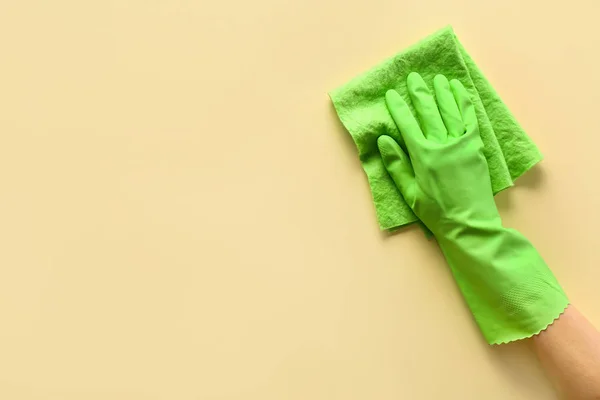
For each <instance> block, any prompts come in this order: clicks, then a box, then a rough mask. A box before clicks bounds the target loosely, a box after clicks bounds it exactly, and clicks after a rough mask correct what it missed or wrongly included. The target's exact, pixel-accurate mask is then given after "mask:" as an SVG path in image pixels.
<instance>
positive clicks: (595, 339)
mask: <svg viewBox="0 0 600 400" xmlns="http://www.w3.org/2000/svg"><path fill="white" fill-rule="evenodd" d="M531 343H532V346H533V348H534V350H535V352H536V354H537V356H538V358H539V359H540V362H541V363H542V365H543V366H544V369H545V370H546V371H547V372H548V374H549V375H550V377H551V378H552V379H553V381H555V382H556V383H557V386H558V388H559V390H560V391H561V392H562V393H563V394H564V395H565V397H566V398H567V399H577V400H580V399H581V400H588V399H600V333H599V332H598V331H597V330H596V328H594V326H593V325H592V324H591V323H590V322H589V321H588V320H587V319H586V318H585V317H584V316H583V315H582V314H581V313H580V312H579V311H578V310H577V309H576V308H575V307H574V306H573V305H570V306H569V307H568V308H567V309H566V310H565V312H564V313H563V314H562V315H561V316H560V318H558V319H557V320H556V321H555V322H554V323H553V324H552V325H550V326H549V327H548V328H547V329H546V330H545V331H542V332H540V334H538V335H536V336H534V337H533V338H532V339H531Z"/></svg>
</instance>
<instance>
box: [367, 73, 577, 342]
mask: <svg viewBox="0 0 600 400" xmlns="http://www.w3.org/2000/svg"><path fill="white" fill-rule="evenodd" d="M433 86H434V91H435V99H434V97H433V95H432V94H431V91H430V90H429V88H428V87H427V85H426V84H425V82H424V81H423V79H422V78H421V76H420V75H419V74H417V73H414V72H413V73H411V74H410V75H409V76H408V92H409V95H410V99H411V102H412V104H413V106H414V108H415V111H416V114H417V117H418V122H417V120H416V119H415V118H414V117H413V115H412V113H411V110H410V108H409V107H408V105H407V104H406V102H405V101H404V99H403V98H402V97H401V96H400V95H399V94H398V93H397V92H395V91H394V90H390V91H388V92H387V94H386V104H387V107H388V110H389V112H390V114H391V115H392V118H393V119H394V121H395V123H396V126H397V127H398V129H399V131H400V134H401V136H402V138H403V140H404V144H403V145H405V149H406V150H407V151H408V155H409V156H410V157H407V155H406V153H405V152H404V151H403V150H402V148H401V147H400V145H399V144H398V143H396V141H395V140H394V139H392V138H391V137H389V136H381V137H379V139H378V141H377V144H378V147H379V151H380V153H381V157H382V159H383V162H384V164H385V166H386V169H387V170H388V172H389V174H390V175H391V177H392V179H393V180H394V182H395V183H396V186H397V187H398V189H399V191H400V193H401V194H402V196H403V197H404V199H405V200H406V202H407V203H408V204H409V205H410V207H411V208H412V209H413V211H414V213H415V214H416V215H417V216H418V217H419V218H420V219H421V221H422V222H423V223H424V224H425V226H427V228H429V229H430V230H431V232H432V233H433V235H434V236H435V238H436V239H437V241H438V243H439V245H440V247H441V249H442V251H443V253H444V255H445V257H446V259H447V260H448V263H449V265H450V268H451V269H452V272H453V274H454V277H455V279H456V281H457V283H458V286H459V288H460V290H461V292H462V293H463V295H464V297H465V300H466V301H467V303H468V305H469V307H470V309H471V311H472V312H473V315H474V316H475V319H476V321H477V323H478V324H479V327H480V328H481V330H482V332H483V335H484V336H485V338H486V339H487V341H488V342H489V343H491V344H498V343H504V342H510V341H513V340H518V339H523V338H527V337H530V336H532V335H534V334H537V333H539V332H540V331H542V330H544V329H545V328H546V327H547V326H548V325H549V324H551V323H552V322H553V321H554V319H556V318H557V317H558V316H559V315H560V314H561V313H562V312H563V311H564V309H565V308H566V306H567V305H568V299H567V297H566V295H565V294H564V292H563V290H562V289H561V287H560V285H559V284H558V282H557V281H556V278H555V277H554V275H553V274H552V272H551V271H550V270H549V269H548V267H547V266H546V264H545V262H544V260H543V259H542V258H541V257H540V255H539V254H538V252H537V251H536V250H535V248H534V247H533V246H532V245H531V243H530V242H529V241H528V240H527V239H526V238H525V237H523V236H522V235H521V234H520V233H518V232H516V231H515V230H512V229H508V228H505V227H503V226H502V221H501V219H500V215H499V213H498V210H497V208H496V205H495V203H494V195H493V192H492V185H491V182H490V175H489V170H488V166H487V161H486V159H485V156H484V154H483V142H482V141H481V138H480V136H479V127H478V123H477V116H476V114H475V109H474V107H473V104H472V102H471V100H470V97H469V94H468V92H467V90H466V89H465V88H464V87H463V85H462V84H461V83H460V82H459V81H458V80H452V81H451V82H450V83H449V82H448V80H447V79H446V77H444V76H443V75H438V76H436V77H435V79H434V82H433ZM436 100H437V104H436Z"/></svg>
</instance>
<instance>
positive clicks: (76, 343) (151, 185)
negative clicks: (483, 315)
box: [0, 0, 600, 400]
mask: <svg viewBox="0 0 600 400" xmlns="http://www.w3.org/2000/svg"><path fill="white" fill-rule="evenodd" d="M559 3H560V4H561V5H559ZM599 12H600V5H598V2H596V1H592V0H589V1H582V0H573V1H569V2H566V3H565V2H550V3H549V2H546V1H541V0H539V1H528V2H523V1H521V0H509V1H503V2H485V1H480V0H462V1H447V0H427V1H423V0H421V1H417V0H414V1H411V2H409V1H397V0H396V1H378V0H375V1H348V0H329V1H323V0H294V1H287V2H286V1H277V0H254V1H240V0H238V1H234V2H225V1H212V2H208V1H206V0H204V1H202V0H201V1H200V2H198V1H192V0H164V1H148V0H144V1H142V0H125V1H123V0H119V1H117V0H113V1H99V0H98V1H89V0H88V1H79V0H71V1H67V0H54V1H45V0H44V1H42V0H37V1H35V0H21V1H9V0H4V1H2V2H1V3H0V50H1V55H2V61H1V63H0V129H1V132H2V140H1V144H0V188H1V195H0V243H2V250H1V251H0V321H1V328H0V398H2V399H7V400H8V399H10V400H22V399H23V400H25V399H27V400H30V399H44V400H46V399H49V400H50V399H52V400H54V399H60V400H88V399H89V400H92V399H93V400H97V399H117V400H119V399H132V400H138V399H144V400H146V399H153V400H154V399H169V400H172V399H261V400H269V399H278V400H279V399H299V400H300V399H302V400H305V399H311V400H319V399H328V400H331V399H344V400H352V399H361V400H363V399H382V400H383V399H439V398H444V399H492V400H493V399H507V398H510V399H553V398H555V395H554V394H553V390H552V389H551V384H550V382H548V380H547V379H546V378H545V377H544V375H543V373H542V371H541V370H540V368H539V367H538V365H537V363H536V361H535V359H534V357H533V355H532V354H531V352H530V351H529V349H528V348H527V346H525V345H524V344H514V345H508V346H502V347H496V348H492V347H489V346H487V345H486V344H485V343H484V341H483V339H482V337H481V335H480V333H479V331H478V330H477V328H476V326H475V325H474V323H473V321H472V318H471V316H470V314H469V312H468V311H467V310H466V308H465V305H464V304H463V302H462V300H461V298H460V294H459V293H458V291H457V289H456V287H455V285H454V282H453V280H452V278H451V276H450V274H449V272H448V270H447V268H446V266H445V263H444V260H443V259H442V257H441V255H440V253H439V251H438V249H437V247H436V245H435V243H433V242H427V241H426V240H424V238H423V237H422V234H421V232H420V231H419V230H418V229H409V230H408V231H405V232H403V233H402V234H399V235H395V236H393V237H387V236H386V235H384V234H382V233H380V232H379V230H378V228H377V224H376V221H375V217H374V209H373V206H372V203H371V198H370V193H369V191H368V186H367V183H366V179H365V176H364V174H363V172H362V170H361V168H360V164H359V162H358V159H357V157H356V151H355V149H354V147H353V145H352V142H351V140H350V139H349V136H348V135H347V133H346V132H345V131H344V130H343V128H342V127H341V125H340V123H339V122H338V120H337V118H336V116H335V114H334V112H333V108H332V107H331V105H330V102H329V99H328V97H327V96H326V92H327V91H328V90H329V89H331V88H334V87H336V86H338V85H340V84H342V83H344V82H345V81H347V80H348V79H350V78H351V77H353V76H355V75H356V74H358V73H359V72H362V71H364V70H365V69H367V68H369V67H370V66H372V65H374V64H375V63H377V62H378V61H379V60H381V59H383V58H385V57H387V56H389V55H392V54H393V53H395V52H396V51H398V50H400V49H402V48H404V47H405V46H407V45H410V44H412V43H413V42H415V41H416V40H418V39H420V38H422V37H423V36H425V35H427V34H429V33H431V32H433V31H435V30H436V29H438V28H440V27H442V26H444V25H446V24H448V23H451V24H453V25H454V27H455V29H456V31H457V33H458V35H459V37H460V38H461V39H462V41H463V42H464V43H465V45H466V46H467V48H468V49H469V51H470V52H471V53H472V55H473V56H474V57H475V59H476V61H477V62H478V63H479V65H480V66H481V68H482V69H483V71H485V73H486V74H487V75H488V76H489V78H490V80H491V81H492V83H493V84H495V86H496V88H497V89H498V91H499V92H500V94H501V95H502V96H503V97H504V98H505V100H506V101H507V103H508V104H509V106H510V107H511V108H512V110H513V111H514V113H515V114H516V115H517V117H518V118H519V120H520V121H521V122H522V124H523V125H524V126H525V128H526V129H527V130H528V132H529V133H530V134H531V136H532V137H533V138H534V139H535V141H536V142H537V143H538V144H539V146H540V148H541V149H542V151H543V152H544V154H545V156H546V160H545V161H544V162H543V163H542V165H541V168H538V169H537V170H535V171H534V172H532V173H529V174H528V175H527V176H526V177H524V178H522V180H521V181H520V182H519V184H518V186H517V187H516V188H514V189H512V190H511V191H509V192H506V193H504V194H502V195H501V196H500V197H499V198H498V203H499V205H500V208H501V211H502V214H503V216H504V218H505V221H506V223H507V224H508V225H510V226H513V227H517V228H519V229H520V230H521V231H522V232H523V233H525V234H526V235H527V236H528V237H529V238H530V239H531V240H532V242H533V243H534V244H535V245H536V246H537V247H538V249H539V250H540V251H541V253H542V254H543V255H544V256H545V258H546V259H547V261H548V262H549V264H550V265H551V267H552V269H553V270H554V271H555V273H556V275H557V276H558V277H559V279H560V281H561V283H562V284H563V286H564V287H565V288H566V290H567V291H568V293H569V294H570V297H571V299H572V300H573V302H575V303H576V304H577V305H578V306H579V308H580V309H581V310H582V311H583V312H584V313H586V314H587V315H588V316H589V317H590V319H591V320H593V321H594V322H595V323H596V324H597V325H600V306H599V304H600V303H599V300H600V294H598V293H599V292H598V284H597V283H598V281H599V280H600V269H599V268H600V267H599V264H600V253H599V252H598V248H599V244H600V243H599V239H598V237H597V231H596V227H597V226H598V225H600V210H598V203H599V201H600V192H599V191H598V184H597V182H598V179H599V178H598V173H599V168H598V162H599V160H600V157H599V150H598V146H599V145H600V139H599V137H600V120H599V119H598V115H599V113H600V111H599V104H600V97H599V93H600V74H599V73H598V71H599V70H600V56H599V55H598V45H599V44H600V30H599V28H598V21H597V16H598V13H599Z"/></svg>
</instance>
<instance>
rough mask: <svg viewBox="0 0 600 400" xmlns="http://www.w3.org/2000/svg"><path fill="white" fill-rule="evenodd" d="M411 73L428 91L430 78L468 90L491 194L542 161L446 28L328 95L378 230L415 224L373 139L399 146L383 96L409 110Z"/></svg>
mask: <svg viewBox="0 0 600 400" xmlns="http://www.w3.org/2000/svg"><path fill="white" fill-rule="evenodd" d="M413 71H414V72H418V73H419V74H421V76H422V77H423V79H424V80H425V82H427V84H428V85H429V86H430V87H432V85H433V78H434V77H435V75H437V74H442V75H445V76H446V77H447V78H448V79H458V80H459V81H461V82H462V84H463V85H464V86H465V87H466V88H467V90H468V91H469V94H470V95H471V99H472V101H473V103H474V104H475V109H476V113H477V119H478V121H479V130H480V133H481V138H482V139H483V142H484V145H485V156H486V158H487V162H488V166H489V169H490V176H491V180H492V189H493V191H494V194H495V193H498V192H500V191H501V190H503V189H506V188H508V187H511V186H512V185H513V181H514V180H515V179H516V178H518V177H519V176H521V175H522V174H523V173H524V172H525V171H527V170H528V169H530V168H531V167H532V166H533V165H535V164H536V163H537V162H539V161H540V160H541V159H542V155H541V154H540V152H539V150H538V148H537V147H536V145H535V144H534V143H533V141H532V140H531V139H530V138H529V137H528V136H527V134H526V133H525V131H524V130H523V128H521V126H520V125H519V123H518V122H517V121H516V120H515V118H514V117H513V115H512V114H511V112H510V111H509V110H508V108H507V107H506V105H505V104H504V103H503V102H502V100H501V99H500V97H499V96H498V94H497V93H496V91H495V90H494V88H493V87H492V86H491V85H490V83H489V82H488V81H487V79H486V78H485V77H484V76H483V74H482V73H481V71H480V70H479V68H478V67H477V65H475V62H473V60H472V59H471V57H470V56H469V54H467V52H466V50H465V49H464V47H463V46H462V44H461V43H460V42H459V41H458V38H457V37H456V35H455V34H454V31H453V30H452V28H451V27H446V28H444V29H442V30H440V31H438V32H436V33H434V34H433V35H431V36H429V37H427V38H425V39H424V40H422V41H421V42H419V43H417V44H415V45H413V46H411V47H410V48H408V49H407V50H405V51H403V52H401V53H399V54H397V55H396V56H394V57H392V58H390V59H387V60H386V61H384V62H382V63H381V64H379V65H377V66H376V67H374V68H372V69H371V70H369V71H367V72H366V73H364V74H362V75H359V76H358V77H356V78H354V79H352V80H351V81H350V82H348V83H346V84H345V85H343V86H341V87H339V88H337V89H335V90H333V91H331V92H330V93H329V95H330V97H331V100H332V101H333V104H334V106H335V109H336V111H337V113H338V115H339V117H340V119H341V121H342V123H343V124H344V126H345V127H346V129H348V131H349V132H350V135H351V136H352V139H354V142H355V143H356V147H357V148H358V154H359V157H360V161H361V163H362V166H363V168H364V170H365V172H366V174H367V178H368V180H369V185H370V186H371V192H372V194H373V201H374V202H375V209H376V212H377V219H378V221H379V225H380V227H381V229H388V230H394V229H395V228H398V227H400V226H402V225H406V224H409V223H412V222H415V221H417V220H418V218H417V217H416V216H415V215H414V214H413V212H412V210H411V209H410V207H409V206H408V205H407V204H406V202H405V201H404V199H403V198H402V196H401V195H400V193H399V192H398V189H397V188H396V185H395V184H394V182H393V181H392V179H391V178H390V176H389V175H388V173H387V171H386V169H385V167H384V165H383V161H382V160H381V157H380V155H379V150H378V149H377V138H378V137H379V136H381V135H388V136H391V137H393V138H394V139H395V140H396V141H397V142H398V143H402V138H401V136H400V133H399V132H398V129H397V128H396V125H395V124H394V121H393V120H392V117H391V116H390V114H389V113H388V110H387V108H386V105H385V93H386V91H387V90H389V89H395V90H396V91H397V92H398V93H400V94H401V95H402V96H403V97H404V98H405V100H406V102H407V103H408V104H409V105H410V106H411V107H412V104H411V102H410V98H409V97H408V93H407V89H406V78H407V76H408V74H409V73H411V72H413ZM413 114H414V110H413Z"/></svg>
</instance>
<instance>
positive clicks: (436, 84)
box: [433, 75, 465, 137]
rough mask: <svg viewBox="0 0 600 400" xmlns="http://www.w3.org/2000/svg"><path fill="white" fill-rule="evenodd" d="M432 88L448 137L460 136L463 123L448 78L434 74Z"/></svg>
mask: <svg viewBox="0 0 600 400" xmlns="http://www.w3.org/2000/svg"><path fill="white" fill-rule="evenodd" d="M433 89H434V91H435V97H436V99H437V104H438V108H439V110H440V114H441V115H442V119H443V120H444V125H446V130H447V131H448V136H449V137H460V136H462V135H463V134H464V133H465V124H464V123H463V120H462V117H461V115H460V111H459V110H458V106H457V105H456V100H455V99H454V95H453V94H452V91H451V90H450V84H449V83H448V79H447V78H446V77H445V76H444V75H436V77H435V78H434V79H433Z"/></svg>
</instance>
